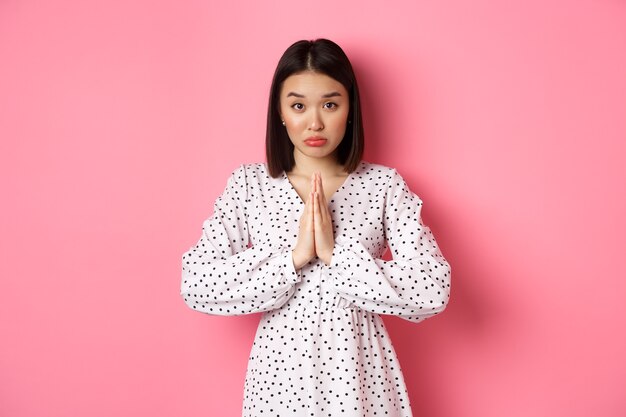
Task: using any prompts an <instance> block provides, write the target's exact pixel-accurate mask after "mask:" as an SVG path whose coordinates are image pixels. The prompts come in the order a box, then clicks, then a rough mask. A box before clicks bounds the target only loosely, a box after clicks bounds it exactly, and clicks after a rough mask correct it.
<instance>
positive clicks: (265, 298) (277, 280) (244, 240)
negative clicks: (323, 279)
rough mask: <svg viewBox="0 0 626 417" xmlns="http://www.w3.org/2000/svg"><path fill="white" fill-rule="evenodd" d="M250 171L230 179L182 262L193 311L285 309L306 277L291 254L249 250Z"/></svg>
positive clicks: (270, 247) (264, 247)
mask: <svg viewBox="0 0 626 417" xmlns="http://www.w3.org/2000/svg"><path fill="white" fill-rule="evenodd" d="M247 197H248V184H247V180H246V167H245V165H243V164H242V165H241V166H239V167H238V168H237V169H235V170H234V171H233V172H232V174H231V175H230V177H229V178H228V182H227V186H226V189H225V190H224V192H223V193H222V194H221V195H220V196H219V197H218V198H217V199H216V201H215V205H214V209H213V215H212V216H211V217H210V218H208V219H207V220H205V221H204V223H203V226H202V235H201V237H200V240H199V241H198V243H197V244H196V245H195V246H193V247H191V248H190V249H189V250H188V251H187V252H185V253H184V254H183V256H182V280H181V288H180V294H181V296H182V297H183V299H184V300H185V303H186V304H187V305H188V306H189V307H190V308H192V309H194V310H198V311H201V312H204V313H207V314H215V315H241V314H249V313H257V312H262V311H268V310H272V309H275V308H279V307H280V306H282V305H283V304H284V303H285V302H287V300H288V299H289V298H290V297H291V295H293V293H294V290H295V284H296V283H297V282H300V279H301V276H300V273H299V272H297V271H296V270H295V268H294V265H293V260H292V255H291V249H290V248H288V247H284V246H279V245H276V244H269V243H266V244H257V245H254V246H252V247H249V246H250V245H249V242H250V239H249V236H248V230H249V229H248V224H247V218H248V216H247V214H246V202H247Z"/></svg>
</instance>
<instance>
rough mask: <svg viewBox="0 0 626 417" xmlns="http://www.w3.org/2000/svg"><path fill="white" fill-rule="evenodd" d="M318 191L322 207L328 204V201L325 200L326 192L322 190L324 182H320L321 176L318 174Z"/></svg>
mask: <svg viewBox="0 0 626 417" xmlns="http://www.w3.org/2000/svg"><path fill="white" fill-rule="evenodd" d="M318 188H319V192H320V197H321V200H320V202H321V203H322V207H326V206H327V205H328V202H327V201H326V193H325V192H324V183H323V182H322V176H321V175H320V178H319V187H318Z"/></svg>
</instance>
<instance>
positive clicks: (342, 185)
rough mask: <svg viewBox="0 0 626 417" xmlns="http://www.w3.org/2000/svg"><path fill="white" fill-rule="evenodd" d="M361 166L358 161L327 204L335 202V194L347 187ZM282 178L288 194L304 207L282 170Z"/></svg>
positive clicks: (361, 162) (360, 162) (302, 201)
mask: <svg viewBox="0 0 626 417" xmlns="http://www.w3.org/2000/svg"><path fill="white" fill-rule="evenodd" d="M362 164H363V161H362V160H361V161H359V165H358V166H357V167H356V169H355V170H354V171H352V172H350V173H349V174H348V176H347V177H346V179H345V180H343V183H342V184H341V186H340V187H339V188H337V189H336V190H335V192H334V193H333V194H332V195H331V196H330V199H329V200H328V203H329V204H330V203H332V202H334V201H335V198H336V197H337V194H339V193H340V192H341V191H342V190H343V189H345V188H346V186H347V185H348V183H349V182H350V181H351V180H352V179H353V178H354V174H356V173H357V172H358V171H360V168H361V165H362ZM282 177H283V180H284V181H285V184H286V186H287V188H288V189H289V192H291V193H292V194H294V195H295V196H296V197H297V198H298V201H299V202H300V204H301V205H304V204H305V202H304V200H303V199H302V197H300V194H298V192H297V191H296V189H295V187H294V186H293V184H292V183H291V181H290V180H289V177H288V176H287V173H286V172H285V171H284V170H283V173H282Z"/></svg>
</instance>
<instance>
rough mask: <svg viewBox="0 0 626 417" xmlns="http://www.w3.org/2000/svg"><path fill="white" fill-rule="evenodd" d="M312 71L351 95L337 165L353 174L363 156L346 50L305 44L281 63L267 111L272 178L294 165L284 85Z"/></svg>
mask: <svg viewBox="0 0 626 417" xmlns="http://www.w3.org/2000/svg"><path fill="white" fill-rule="evenodd" d="M304 71H313V72H317V73H320V74H324V75H327V76H329V77H331V78H333V79H335V80H337V81H338V82H340V83H341V84H342V85H343V86H344V87H345V89H346V91H348V94H349V100H350V110H349V112H348V121H349V122H350V123H347V125H346V133H345V135H344V137H343V139H342V141H341V143H340V144H339V146H338V147H337V158H338V162H339V163H340V164H341V165H343V166H344V167H345V169H346V171H348V172H352V171H354V170H355V169H356V168H357V166H358V165H359V162H360V161H361V158H362V156H363V148H364V145H365V144H364V134H363V121H362V118H361V103H360V100H359V88H358V87H357V83H356V77H355V75H354V71H353V70H352V65H351V64H350V61H349V60H348V57H347V56H346V54H345V53H344V52H343V50H342V49H341V48H340V47H339V45H337V44H336V43H334V42H332V41H330V40H328V39H316V40H312V41H307V40H302V41H298V42H296V43H294V44H293V45H291V46H290V47H289V48H287V50H286V51H285V53H284V54H283V56H282V57H281V58H280V61H278V65H277V67H276V71H275V72H274V78H273V80H272V87H271V89H270V99H269V106H268V108H267V132H266V135H265V156H266V158H267V168H268V171H269V174H270V175H271V176H272V177H274V178H276V177H278V176H279V175H281V173H282V172H283V171H284V172H289V171H291V169H292V168H293V166H294V165H295V163H296V161H295V159H294V157H293V149H294V146H293V143H291V141H290V140H289V135H288V134H287V130H286V129H285V127H284V126H283V125H282V122H281V119H280V111H279V110H280V89H281V88H282V85H283V81H285V79H286V78H287V77H289V76H291V75H293V74H296V73H299V72H304Z"/></svg>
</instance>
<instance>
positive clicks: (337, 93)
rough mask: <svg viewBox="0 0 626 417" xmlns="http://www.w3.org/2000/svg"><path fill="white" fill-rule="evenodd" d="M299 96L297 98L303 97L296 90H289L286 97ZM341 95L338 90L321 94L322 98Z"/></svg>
mask: <svg viewBox="0 0 626 417" xmlns="http://www.w3.org/2000/svg"><path fill="white" fill-rule="evenodd" d="M291 96H293V97H299V98H304V95H302V94H298V93H296V92H293V91H290V92H289V94H287V97H291ZM337 96H339V97H341V93H339V92H338V91H333V92H332V93H328V94H324V95H323V96H322V98H330V97H337Z"/></svg>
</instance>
